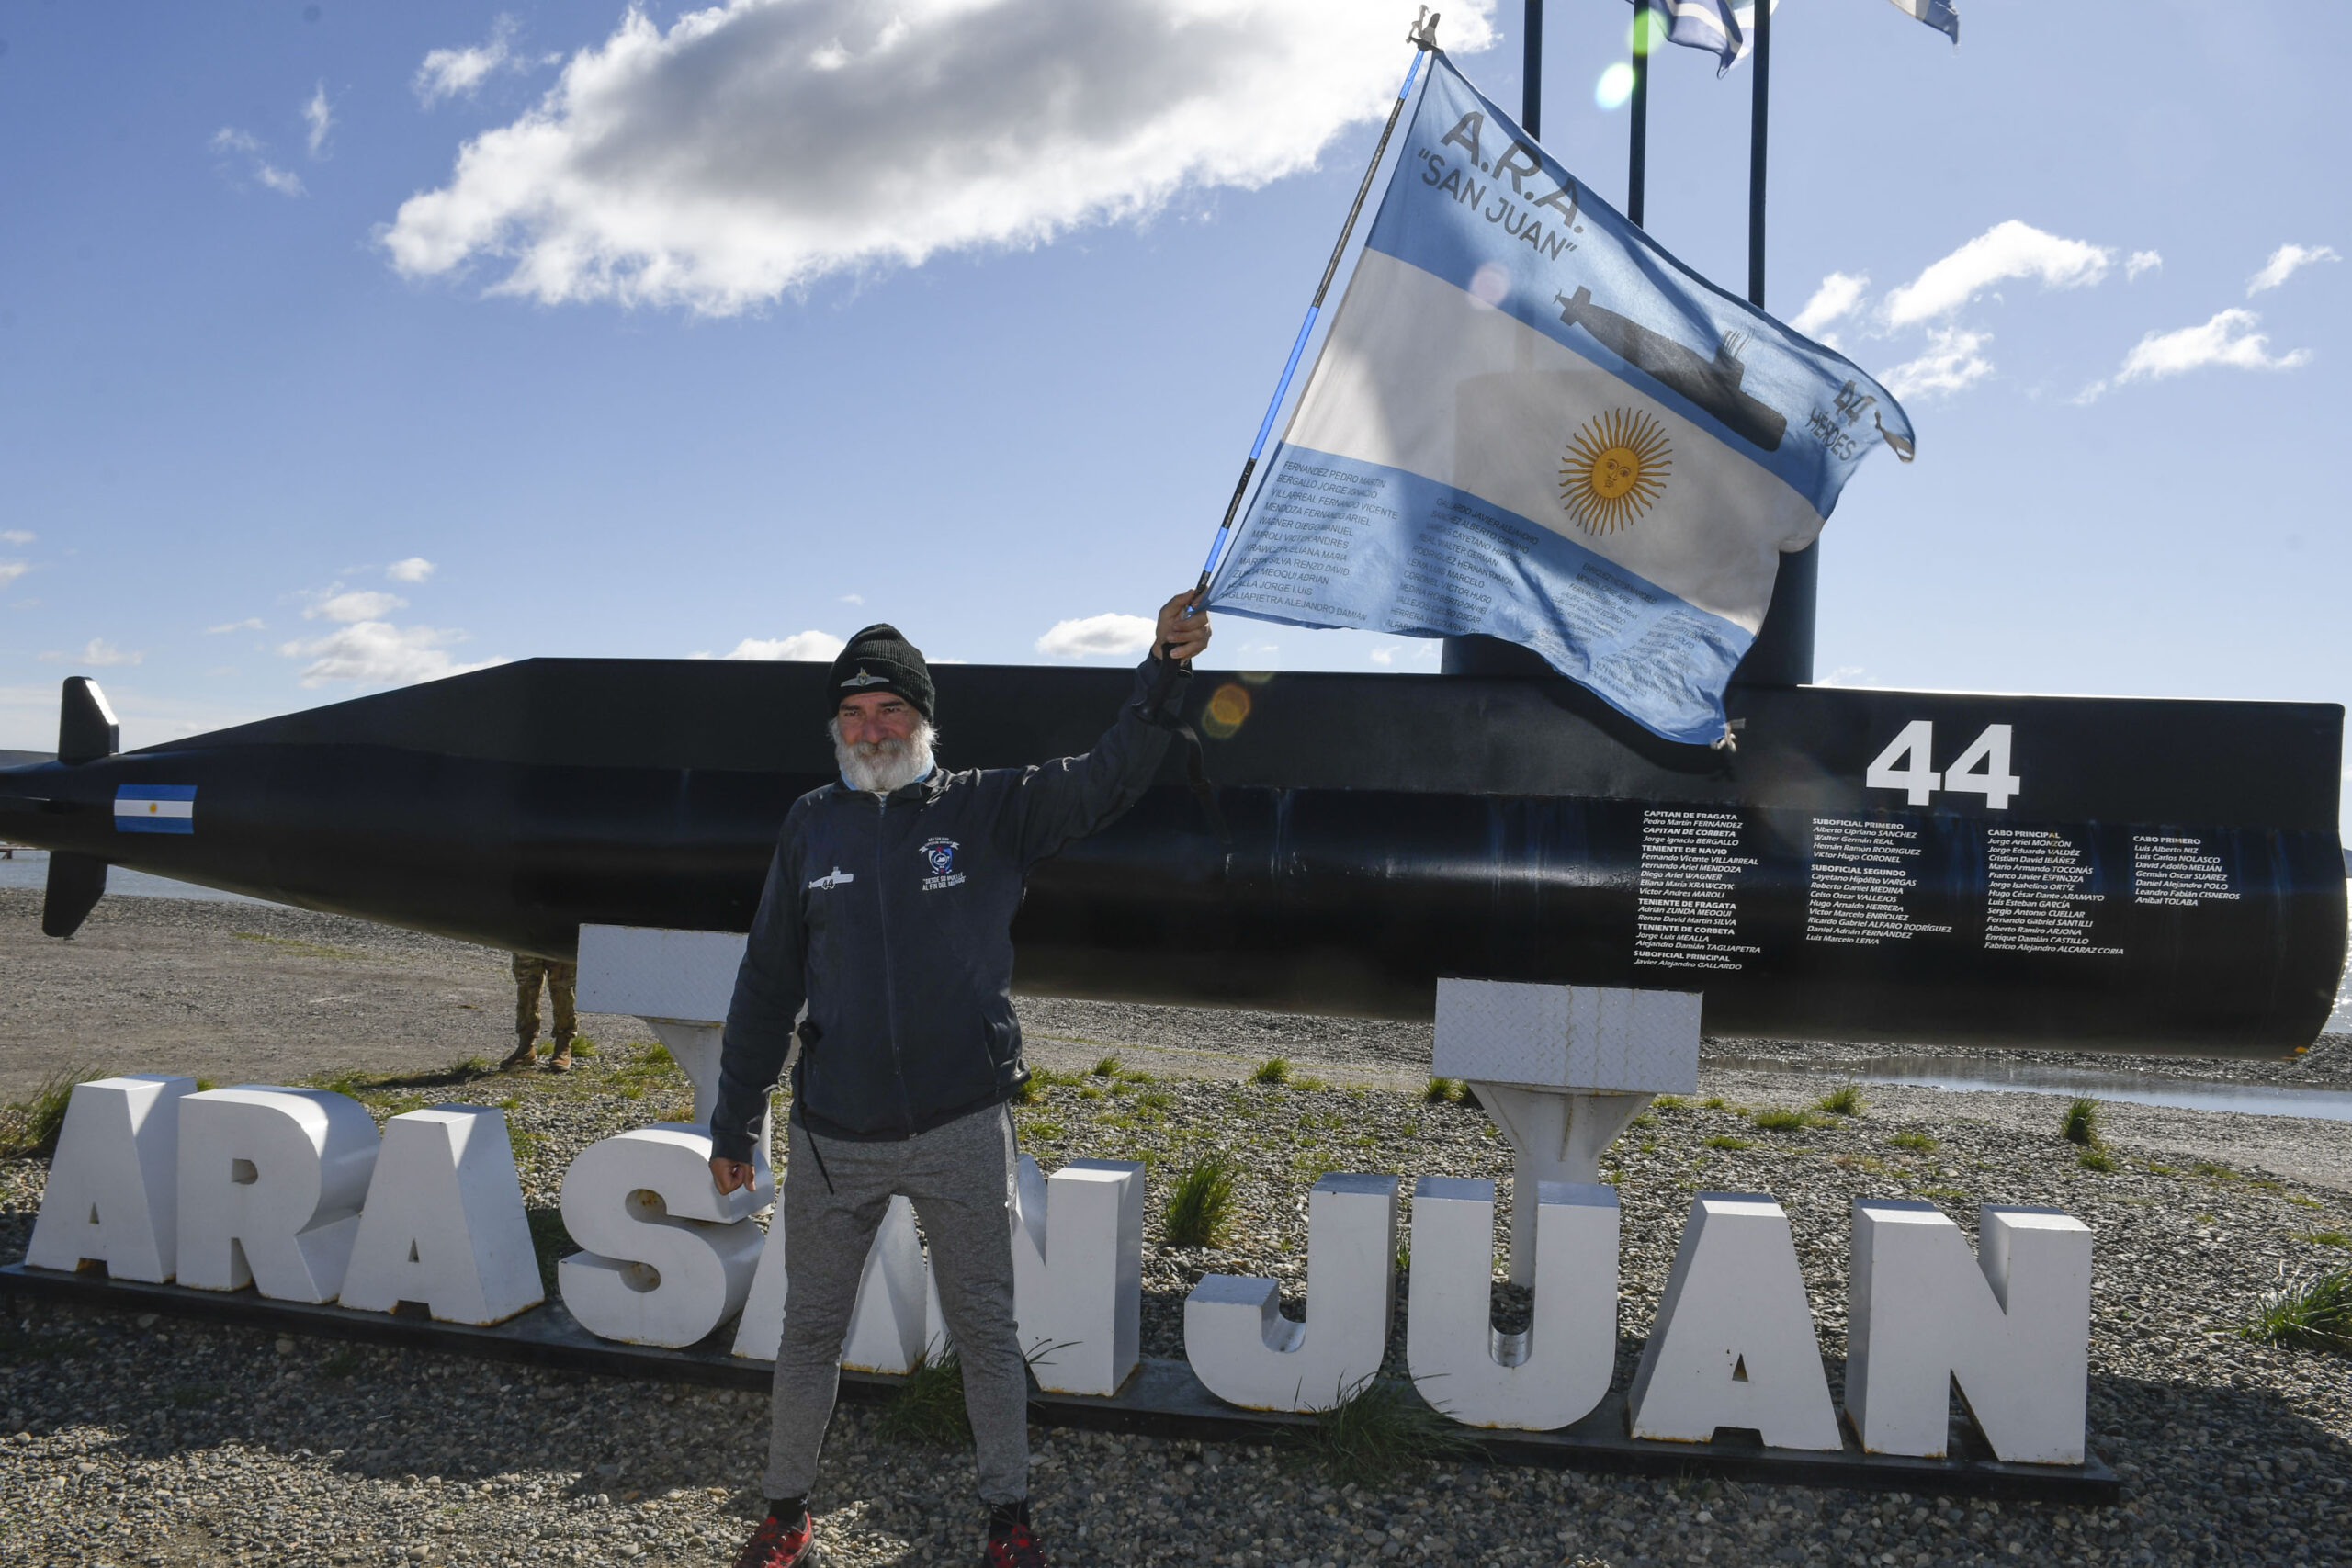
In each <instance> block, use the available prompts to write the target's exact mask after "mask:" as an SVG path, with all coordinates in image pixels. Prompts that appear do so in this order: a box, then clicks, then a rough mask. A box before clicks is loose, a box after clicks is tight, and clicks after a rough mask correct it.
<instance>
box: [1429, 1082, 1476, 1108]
mask: <svg viewBox="0 0 2352 1568" xmlns="http://www.w3.org/2000/svg"><path fill="white" fill-rule="evenodd" d="M1467 1087H1468V1086H1466V1085H1465V1084H1464V1083H1463V1081H1462V1080H1461V1079H1460V1078H1431V1079H1430V1081H1429V1083H1428V1084H1427V1085H1426V1086H1424V1087H1423V1089H1421V1100H1422V1102H1423V1103H1424V1104H1428V1105H1459V1104H1461V1103H1462V1096H1463V1093H1464V1090H1465V1089H1466V1088H1467Z"/></svg>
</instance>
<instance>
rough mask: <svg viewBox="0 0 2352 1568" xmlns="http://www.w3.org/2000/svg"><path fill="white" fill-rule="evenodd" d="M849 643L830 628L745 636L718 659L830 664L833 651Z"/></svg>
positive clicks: (703, 654)
mask: <svg viewBox="0 0 2352 1568" xmlns="http://www.w3.org/2000/svg"><path fill="white" fill-rule="evenodd" d="M848 646H849V644H847V643H845V642H843V641H842V639H841V638H839V637H835V636H834V635H833V634H832V633H831V632H820V631H806V632H794V633H793V634H792V635H791V636H790V637H745V638H744V639H743V640H742V641H741V642H739V643H737V644H736V645H735V646H734V647H733V648H731V649H729V650H728V651H727V652H725V653H723V654H720V655H719V657H720V658H722V659H766V660H804V661H806V662H809V663H812V664H830V663H831V662H832V659H833V655H835V654H836V653H839V652H840V651H841V650H842V649H844V648H847V647H848ZM709 657H710V655H709V654H707V653H697V654H695V658H696V659H708V658H709Z"/></svg>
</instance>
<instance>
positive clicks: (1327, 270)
mask: <svg viewBox="0 0 2352 1568" xmlns="http://www.w3.org/2000/svg"><path fill="white" fill-rule="evenodd" d="M1437 19H1438V14H1437V13H1436V12H1434V11H1431V10H1430V8H1429V7H1428V6H1422V7H1421V14H1420V16H1419V18H1418V19H1417V20H1415V22H1414V23H1413V30H1412V31H1411V32H1409V33H1407V34H1406V35H1405V38H1406V41H1407V42H1408V43H1410V44H1412V45H1413V64H1412V68H1411V69H1410V70H1408V71H1407V72H1406V73H1405V85H1403V86H1401V87H1399V88H1397V101H1396V102H1395V103H1394V104H1391V105H1390V106H1389V107H1388V123H1387V124H1385V125H1384V126H1382V127H1381V128H1380V141H1379V143H1378V144H1377V145H1376V146H1374V148H1373V150H1372V162H1371V163H1369V164H1365V165H1364V171H1363V183H1362V184H1361V185H1359V186H1356V198H1355V200H1354V201H1353V202H1351V204H1350V205H1349V207H1348V219H1347V221H1346V222H1345V223H1342V224H1341V225H1340V243H1338V244H1336V245H1333V246H1332V247H1331V259H1330V261H1329V262H1328V263H1326V264H1325V265H1324V267H1323V281H1321V282H1320V283H1318V284H1317V285H1316V286H1315V298H1314V299H1313V300H1312V301H1311V302H1309V303H1308V305H1307V307H1306V320H1305V321H1301V322H1299V323H1298V336H1297V337H1296V338H1295V339H1293V340H1292V342H1291V345H1290V358H1289V359H1288V360H1287V361H1286V362H1285V363H1284V364H1283V375H1282V379H1281V380H1280V381H1278V382H1276V383H1275V384H1274V395H1273V399H1272V401H1270V402H1268V403H1267V404H1266V417H1265V418H1264V419H1262V420H1260V421H1259V422H1258V438H1257V439H1256V440H1255V441H1252V442H1251V443H1250V457H1249V460H1248V461H1247V462H1245V463H1243V464H1242V465H1241V478H1240V479H1239V480H1238V482H1236V483H1235V485H1234V487H1233V499H1232V500H1230V501H1228V502H1226V503H1225V521H1224V522H1222V523H1220V524H1218V525H1217V529H1216V538H1215V539H1214V540H1212V541H1211V542H1210V545H1209V557H1208V559H1207V561H1205V562H1204V564H1203V565H1202V567H1201V581H1200V582H1199V583H1198V584H1197V585H1196V586H1195V587H1194V588H1193V603H1194V604H1199V603H1200V597H1201V595H1202V594H1204V593H1205V592H1208V586H1209V579H1210V578H1211V577H1212V576H1214V575H1215V574H1216V564H1217V561H1218V559H1219V558H1221V557H1223V555H1224V554H1225V547H1226V545H1227V543H1228V542H1229V541H1230V540H1231V539H1232V537H1233V519H1234V516H1235V515H1236V514H1237V513H1239V512H1240V510H1241V498H1242V497H1243V496H1245V495H1247V494H1248V493H1249V491H1250V476H1251V475H1253V474H1255V473H1256V472H1257V471H1258V459H1259V458H1260V457H1262V456H1264V455H1265V450H1266V437H1267V436H1268V435H1269V434H1272V431H1273V428H1274V416H1275V415H1276V414H1278V413H1280V412H1282V406H1283V398H1284V397H1285V396H1287V395H1288V394H1289V392H1290V382H1291V378H1292V377H1293V376H1295V375H1296V374H1297V373H1298V360H1299V356H1300V355H1303V354H1305V353H1306V339H1307V335H1308V334H1309V333H1312V332H1313V331H1314V330H1315V320H1316V318H1317V316H1320V315H1321V314H1322V313H1323V297H1324V295H1326V294H1328V293H1329V292H1330V288H1331V279H1332V278H1333V277H1334V276H1337V274H1338V273H1339V270H1340V257H1341V256H1343V255H1345V254H1347V249H1348V238H1349V236H1350V235H1351V234H1353V233H1354V232H1355V230H1356V218H1357V216H1358V215H1359V214H1361V213H1362V212H1363V200H1364V197H1366V196H1369V195H1370V194H1371V193H1372V177H1373V175H1376V174H1378V173H1379V172H1380V161H1381V159H1382V158H1383V157H1385V155H1386V154H1387V152H1388V138H1389V137H1390V136H1391V135H1392V134H1394V133H1395V131H1396V130H1397V117H1399V116H1400V115H1402V114H1403V113H1404V112H1405V100H1406V99H1407V98H1408V97H1409V96H1411V95H1412V91H1413V83H1414V81H1415V80H1416V79H1417V78H1419V75H1420V73H1421V57H1422V56H1423V55H1426V54H1427V53H1429V51H1431V50H1433V49H1435V48H1436V47H1437Z"/></svg>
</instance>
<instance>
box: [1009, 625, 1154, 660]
mask: <svg viewBox="0 0 2352 1568" xmlns="http://www.w3.org/2000/svg"><path fill="white" fill-rule="evenodd" d="M1156 629H1157V626H1156V624H1155V623H1154V622H1152V621H1151V620H1149V619H1148V618H1147V617H1145V616H1142V615H1117V614H1111V615H1087V616H1084V617H1082V618H1080V619H1079V620H1074V621H1056V622H1055V623H1054V626H1053V629H1052V630H1051V631H1048V632H1047V633H1046V635H1045V636H1044V637H1039V638H1038V639H1037V651H1038V652H1040V653H1042V654H1044V655H1045V656H1046V658H1048V659H1088V658H1092V657H1094V656H1096V655H1098V654H1127V655H1134V654H1138V653H1141V652H1142V651H1143V650H1144V649H1147V648H1149V647H1150V646H1151V634H1152V633H1153V631H1154V630H1156Z"/></svg>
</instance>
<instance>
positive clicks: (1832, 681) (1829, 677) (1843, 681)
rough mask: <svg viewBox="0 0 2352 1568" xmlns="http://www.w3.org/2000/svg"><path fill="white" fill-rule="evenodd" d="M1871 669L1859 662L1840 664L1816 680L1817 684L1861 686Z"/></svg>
mask: <svg viewBox="0 0 2352 1568" xmlns="http://www.w3.org/2000/svg"><path fill="white" fill-rule="evenodd" d="M1868 673H1869V671H1866V670H1864V669H1863V668H1862V667H1861V666H1860V665H1859V664H1840V665H1839V666H1838V668H1837V669H1835V670H1832V671H1830V672H1829V673H1828V674H1826V675H1824V676H1822V677H1821V678H1820V679H1819V680H1818V681H1815V682H1814V684H1815V685H1816V686H1859V685H1860V684H1861V683H1862V677H1863V676H1864V675H1866V674H1868Z"/></svg>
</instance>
